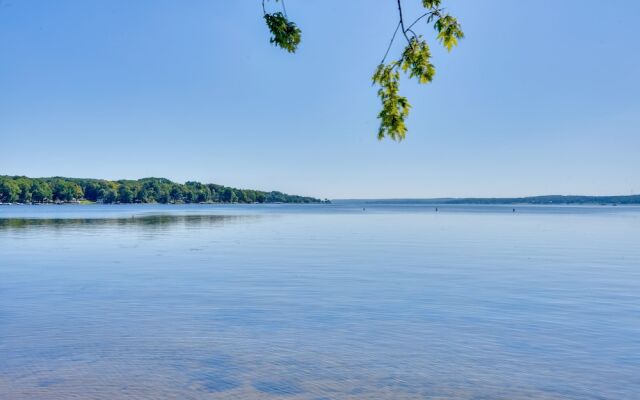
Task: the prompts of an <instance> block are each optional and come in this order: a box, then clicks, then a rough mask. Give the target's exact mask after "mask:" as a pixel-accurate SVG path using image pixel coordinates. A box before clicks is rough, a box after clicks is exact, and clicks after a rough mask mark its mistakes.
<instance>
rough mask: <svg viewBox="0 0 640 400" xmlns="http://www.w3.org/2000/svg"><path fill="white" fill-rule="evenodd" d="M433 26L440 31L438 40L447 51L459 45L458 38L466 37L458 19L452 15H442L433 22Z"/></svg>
mask: <svg viewBox="0 0 640 400" xmlns="http://www.w3.org/2000/svg"><path fill="white" fill-rule="evenodd" d="M433 27H434V28H435V30H437V31H438V40H439V41H440V43H441V44H442V45H443V46H444V47H445V48H446V49H447V51H451V49H452V48H453V47H454V46H457V45H458V39H462V38H464V33H463V32H462V27H461V26H460V24H459V23H458V20H457V19H455V18H454V17H452V16H451V15H448V14H445V15H443V16H441V17H440V18H438V19H437V20H436V22H435V23H434V24H433Z"/></svg>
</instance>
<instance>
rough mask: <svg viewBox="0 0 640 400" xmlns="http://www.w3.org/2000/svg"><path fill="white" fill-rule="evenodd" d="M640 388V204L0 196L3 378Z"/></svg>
mask: <svg viewBox="0 0 640 400" xmlns="http://www.w3.org/2000/svg"><path fill="white" fill-rule="evenodd" d="M363 207H364V208H366V209H365V210H363ZM639 396H640V208H638V207H534V206H529V207H526V206H517V207H516V212H513V211H512V207H511V206H466V207H465V206H440V207H439V212H435V209H434V206H431V205H411V204H405V205H402V204H400V205H384V204H379V205H371V204H360V203H357V202H341V203H336V204H331V205H244V206H243V205H233V206H230V205H227V206H223V205H218V206H210V205H194V206H163V205H119V206H116V205H114V206H107V205H104V206H2V207H0V399H2V400H5V399H7V400H22V399H29V400H31V399H38V400H48V399H65V400H66V399H105V400H106V399H109V400H113V399H125V398H126V399H249V400H252V399H309V400H311V399H313V400H321V399H376V400H380V399H449V398H455V399H477V400H479V399H510V400H511V399H638V398H639Z"/></svg>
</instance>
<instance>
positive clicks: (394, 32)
mask: <svg viewBox="0 0 640 400" xmlns="http://www.w3.org/2000/svg"><path fill="white" fill-rule="evenodd" d="M398 29H400V22H398V25H396V30H395V31H393V36H391V41H389V46H387V51H386V52H385V53H384V57H382V61H380V64H384V61H385V60H386V59H387V56H388V55H389V51H390V50H391V45H392V44H393V41H394V40H395V38H396V34H397V33H398Z"/></svg>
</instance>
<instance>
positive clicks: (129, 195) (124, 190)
mask: <svg viewBox="0 0 640 400" xmlns="http://www.w3.org/2000/svg"><path fill="white" fill-rule="evenodd" d="M135 195H136V194H135V193H134V191H133V189H132V188H131V187H129V186H128V185H125V184H120V186H119V187H118V200H119V201H120V202H121V203H133V200H134V199H135Z"/></svg>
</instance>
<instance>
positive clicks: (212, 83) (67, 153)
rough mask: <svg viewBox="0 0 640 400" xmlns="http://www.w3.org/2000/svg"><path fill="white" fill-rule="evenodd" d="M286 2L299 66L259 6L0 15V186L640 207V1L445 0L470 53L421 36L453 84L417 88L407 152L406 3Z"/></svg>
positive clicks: (173, 4)
mask: <svg viewBox="0 0 640 400" xmlns="http://www.w3.org/2000/svg"><path fill="white" fill-rule="evenodd" d="M272 3H273V2H272ZM404 3H405V8H406V10H405V12H406V13H407V14H408V16H407V18H408V19H410V17H411V16H414V17H415V16H417V15H419V14H418V12H419V3H420V1H419V0H404ZM286 5H287V11H288V14H289V17H290V18H291V19H293V20H294V21H296V22H297V23H298V25H299V26H300V27H301V28H302V30H303V39H302V43H301V46H300V49H299V51H298V53H296V54H294V55H291V54H288V53H286V52H284V51H282V50H280V49H277V48H275V47H273V46H272V45H270V44H269V40H268V38H269V34H268V31H267V28H266V27H265V25H264V21H263V19H262V16H261V6H260V2H259V0H255V1H251V0H243V1H237V0H233V1H232V0H224V1H223V0H220V1H211V0H192V1H178V0H166V1H165V0H147V1H143V0H138V1H130V0H101V1H85V0H75V1H66V0H56V1H37V0H0V174H10V175H14V174H15V175H27V176H52V175H62V176H73V177H96V178H106V179H120V178H141V177H147V176H161V177H167V178H170V179H172V180H176V181H181V182H182V181H185V180H199V181H202V182H214V183H220V184H224V185H230V186H235V187H243V188H255V189H269V190H271V189H278V190H282V191H286V192H290V193H296V194H306V195H315V196H321V197H329V198H356V197H358V198H364V197H369V198H372V197H376V198H383V197H396V198H397V197H441V196H513V195H534V194H630V193H639V192H640V96H639V93H640V76H639V73H640V30H639V29H638V19H639V17H640V1H635V0H628V1H622V0H612V1H607V2H603V1H585V0H563V1H555V0H546V1H539V0H536V1H533V0H531V1H524V0H522V1H520V0H517V1H516V0H505V1H498V0H495V1H493V0H489V1H477V0H464V1H463V0H449V1H446V0H445V5H447V6H448V7H449V11H450V12H451V13H453V14H454V15H456V16H457V17H458V18H459V19H460V21H461V22H462V25H463V29H464V31H465V33H466V38H465V39H464V40H463V41H462V42H461V43H460V46H459V47H458V48H456V49H454V51H452V52H451V53H450V54H447V53H446V52H445V51H443V50H441V49H440V48H437V46H436V42H435V40H433V31H432V29H431V28H428V27H426V26H424V27H422V28H421V31H422V32H423V33H425V35H426V37H427V38H430V39H431V43H432V44H433V45H432V47H433V55H434V63H435V65H436V67H437V74H436V79H435V81H434V82H433V83H432V84H430V85H420V86H419V85H417V84H416V83H415V82H407V81H404V82H403V83H402V91H403V92H404V94H405V95H407V96H408V97H409V99H410V101H411V102H412V104H413V109H412V112H411V115H410V117H409V120H408V122H407V123H408V127H409V133H408V136H407V139H406V140H405V141H404V142H402V143H396V142H392V141H390V140H383V141H378V140H377V139H376V132H377V126H378V121H377V119H376V115H377V112H378V110H379V101H378V99H377V97H376V94H375V88H373V87H372V86H371V83H370V76H371V73H372V72H373V70H374V69H375V66H376V65H377V63H378V62H379V61H380V59H381V57H382V55H383V53H384V50H385V48H386V46H387V43H388V41H389V39H390V37H391V34H392V32H393V29H394V28H395V24H396V22H397V15H396V8H395V2H394V1H393V0H350V1H344V0H322V1H309V0H287V2H286ZM270 7H271V8H273V9H275V8H276V7H277V6H276V5H275V4H271V5H270ZM398 43H399V44H400V43H401V42H398ZM392 51H394V53H392V54H393V55H396V54H398V52H399V51H400V48H399V47H396V48H394V49H393V50H392Z"/></svg>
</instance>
